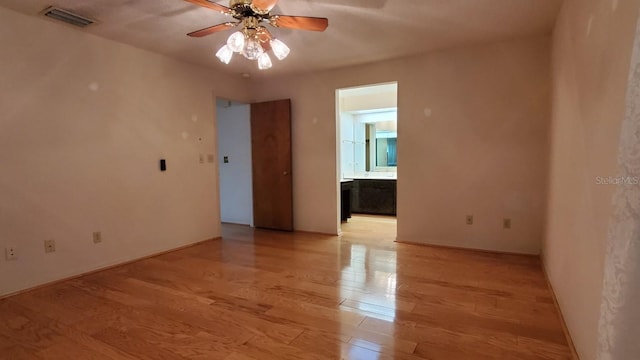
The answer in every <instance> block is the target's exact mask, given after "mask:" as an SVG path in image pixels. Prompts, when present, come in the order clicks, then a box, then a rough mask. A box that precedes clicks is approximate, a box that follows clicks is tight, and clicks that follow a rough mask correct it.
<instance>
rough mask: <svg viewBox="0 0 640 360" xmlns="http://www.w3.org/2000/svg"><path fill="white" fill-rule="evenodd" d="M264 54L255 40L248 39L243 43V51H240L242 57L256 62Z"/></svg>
mask: <svg viewBox="0 0 640 360" xmlns="http://www.w3.org/2000/svg"><path fill="white" fill-rule="evenodd" d="M263 52H264V49H263V48H262V45H260V42H259V41H258V40H256V39H248V40H247V41H245V43H244V49H243V50H242V55H244V57H246V58H247V59H249V60H257V59H258V57H260V55H262V53H263Z"/></svg>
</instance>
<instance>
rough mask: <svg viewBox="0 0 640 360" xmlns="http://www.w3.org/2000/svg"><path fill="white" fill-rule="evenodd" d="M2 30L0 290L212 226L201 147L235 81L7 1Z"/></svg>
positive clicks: (215, 219)
mask: <svg viewBox="0 0 640 360" xmlns="http://www.w3.org/2000/svg"><path fill="white" fill-rule="evenodd" d="M0 44H2V51H0V64H2V66H0V79H2V80H1V81H0V171H1V173H0V199H2V200H1V201H0V249H4V247H6V246H15V247H16V248H17V249H18V257H19V258H18V260H15V261H4V258H3V259H2V261H0V295H3V294H8V293H12V292H15V291H18V290H21V289H25V288H29V287H32V286H35V285H38V284H42V283H45V282H49V281H52V280H57V279H60V278H64V277H66V276H71V275H75V274H78V273H82V272H86V271H90V270H93V269H97V268H100V267H104V266H107V265H110V264H115V263H120V262H123V261H126V260H130V259H135V258H139V257H142V256H145V255H148V254H152V253H156V252H159V251H163V250H168V249H172V248H175V247H178V246H181V245H186V244H190V243H193V242H197V241H201V240H205V239H209V238H213V237H216V236H219V235H220V228H219V212H218V205H217V199H216V198H217V191H216V189H217V176H216V169H215V164H209V163H205V164H200V163H199V154H201V153H204V154H209V153H211V154H213V153H215V135H216V134H215V125H214V124H215V105H214V96H216V95H220V96H224V97H228V98H234V99H240V100H243V99H245V98H244V97H245V96H246V94H247V87H246V83H245V82H243V81H241V80H240V81H238V80H236V79H235V78H233V77H229V76H223V75H220V74H214V73H212V72H210V71H208V70H205V69H203V68H199V67H196V66H191V65H188V64H185V63H181V62H177V61H174V60H171V59H169V58H166V57H163V56H160V55H156V54H152V53H149V52H146V51H142V50H139V49H136V48H133V47H130V46H127V45H122V44H118V43H115V42H112V41H109V40H105V39H102V38H98V37H95V36H92V35H88V34H85V33H82V32H80V31H77V30H75V29H71V28H68V27H66V26H62V25H58V24H53V23H51V22H47V21H44V20H41V19H37V18H35V17H28V16H25V15H22V14H19V13H17V12H13V11H10V10H6V9H4V8H0ZM214 60H215V59H214ZM214 60H212V61H214ZM161 158H165V159H167V165H168V169H167V171H166V172H160V171H159V165H158V162H159V160H160V159H161ZM93 231H101V232H102V237H103V242H102V243H101V244H98V245H94V244H93V242H92V232H93ZM46 239H55V240H56V242H57V251H56V252H55V253H51V254H45V253H44V245H43V242H44V240H46Z"/></svg>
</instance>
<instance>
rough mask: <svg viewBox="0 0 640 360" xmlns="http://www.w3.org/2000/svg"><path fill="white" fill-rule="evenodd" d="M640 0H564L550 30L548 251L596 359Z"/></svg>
mask: <svg viewBox="0 0 640 360" xmlns="http://www.w3.org/2000/svg"><path fill="white" fill-rule="evenodd" d="M639 9H640V1H638V0H621V1H617V0H616V1H600V0H566V1H565V2H564V5H563V7H562V10H561V12H560V15H559V17H558V23H557V24H556V28H555V31H554V35H553V73H554V78H553V100H552V104H553V112H552V123H551V124H552V126H551V150H552V151H551V161H550V163H551V165H550V177H549V210H548V217H547V228H546V236H545V239H544V243H543V254H544V261H545V267H546V270H547V273H548V275H549V280H550V281H551V284H552V286H553V288H554V290H555V294H556V296H557V298H558V303H559V304H560V308H561V309H562V313H563V315H564V318H565V320H566V322H567V326H568V329H569V332H570V333H571V336H572V338H573V341H574V343H575V346H576V350H577V351H578V354H579V355H580V358H581V359H583V360H591V359H595V358H596V347H597V343H598V319H599V315H600V304H601V298H602V296H601V293H602V279H603V269H604V256H605V240H606V238H607V231H608V230H607V229H608V223H609V218H610V216H611V211H612V207H611V203H612V200H611V199H612V195H613V191H614V189H615V187H614V186H606V185H598V184H597V183H596V177H598V176H601V177H608V176H615V175H616V171H617V162H616V160H617V152H618V143H619V139H620V124H621V121H622V119H623V117H624V111H625V92H626V89H627V79H628V71H629V62H630V58H631V48H632V44H633V35H634V31H635V26H636V22H637V19H638V11H639Z"/></svg>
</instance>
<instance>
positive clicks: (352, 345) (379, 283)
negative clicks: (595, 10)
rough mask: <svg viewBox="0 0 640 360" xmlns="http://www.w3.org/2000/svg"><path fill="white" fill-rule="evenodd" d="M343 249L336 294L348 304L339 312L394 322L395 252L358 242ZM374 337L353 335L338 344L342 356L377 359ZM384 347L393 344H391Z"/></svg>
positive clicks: (379, 345) (378, 349)
mask: <svg viewBox="0 0 640 360" xmlns="http://www.w3.org/2000/svg"><path fill="white" fill-rule="evenodd" d="M343 250H344V251H343V252H342V256H345V255H346V256H345V257H344V258H343V259H344V262H342V264H343V267H342V269H341V274H340V284H341V286H340V296H341V298H342V299H347V300H348V302H347V303H348V306H344V307H341V309H342V311H350V312H356V313H358V314H360V315H362V316H366V317H369V318H374V319H379V320H383V321H387V322H390V323H394V321H395V318H396V287H397V276H396V252H395V251H390V250H383V249H374V248H370V247H367V246H366V245H362V244H351V246H350V247H346V248H343ZM347 256H348V257H349V258H348V259H347ZM342 326H344V327H347V326H348V325H342ZM351 332H352V330H351V328H343V330H342V333H343V334H344V335H349V334H351ZM350 336H351V335H350ZM362 336H364V337H367V336H366V335H362ZM377 340H378V339H376V340H374V339H365V338H357V337H354V338H352V339H351V340H350V341H349V342H348V343H342V358H344V359H379V358H380V351H381V350H382V346H381V344H378V343H377V342H371V341H377ZM385 346H392V347H393V344H385Z"/></svg>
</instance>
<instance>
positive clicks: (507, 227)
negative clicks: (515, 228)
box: [502, 218, 511, 229]
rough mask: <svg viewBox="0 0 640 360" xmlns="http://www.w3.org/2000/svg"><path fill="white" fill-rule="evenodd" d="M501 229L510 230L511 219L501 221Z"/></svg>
mask: <svg viewBox="0 0 640 360" xmlns="http://www.w3.org/2000/svg"><path fill="white" fill-rule="evenodd" d="M502 227H503V228H505V229H511V219H509V218H505V219H504V220H502Z"/></svg>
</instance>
